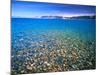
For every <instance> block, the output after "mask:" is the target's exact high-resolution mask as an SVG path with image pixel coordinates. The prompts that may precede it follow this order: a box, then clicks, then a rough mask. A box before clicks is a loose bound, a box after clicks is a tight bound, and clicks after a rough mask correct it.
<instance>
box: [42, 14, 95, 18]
mask: <svg viewBox="0 0 100 75" xmlns="http://www.w3.org/2000/svg"><path fill="white" fill-rule="evenodd" d="M40 18H42V19H96V15H92V16H74V17H63V16H41V17H40Z"/></svg>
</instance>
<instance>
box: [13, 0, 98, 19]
mask: <svg viewBox="0 0 100 75" xmlns="http://www.w3.org/2000/svg"><path fill="white" fill-rule="evenodd" d="M11 9H12V17H22V18H34V17H41V16H63V17H72V16H84V15H95V14H96V7H95V6H88V5H71V4H56V3H41V2H26V1H16V0H12V8H11Z"/></svg>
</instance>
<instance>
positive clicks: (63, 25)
mask: <svg viewBox="0 0 100 75" xmlns="http://www.w3.org/2000/svg"><path fill="white" fill-rule="evenodd" d="M11 27H12V40H11V43H12V46H11V48H12V50H11V51H12V65H11V67H12V72H13V71H15V72H16V73H33V72H35V73H36V72H51V71H54V69H53V68H52V70H48V69H47V70H40V69H38V68H36V67H35V68H36V70H33V69H32V71H30V70H27V67H25V66H24V65H25V64H26V63H28V62H29V61H30V60H31V61H30V62H32V63H33V61H32V59H31V58H34V60H38V58H41V59H39V60H38V62H34V63H35V64H36V65H34V66H37V67H41V68H43V69H44V66H45V64H44V66H43V64H42V65H41V63H43V62H49V65H50V64H51V63H52V60H53V61H55V63H54V64H53V63H52V65H57V64H59V66H60V68H61V67H62V65H61V64H64V62H63V60H64V61H65V60H66V61H67V64H66V65H67V69H66V67H65V66H63V67H62V68H61V71H67V70H81V69H93V68H95V41H96V39H95V38H96V36H95V35H96V23H95V19H68V20H64V19H29V18H12V25H11ZM62 50H64V51H65V53H63V54H62V52H60V51H62ZM52 52H55V54H56V56H55V57H52V56H53V55H52V56H50V53H51V54H52ZM73 52H74V54H73ZM75 53H76V54H75ZM64 54H65V56H63V55H64ZM73 55H74V56H73ZM42 56H45V57H47V58H48V61H44V60H43V61H42ZM36 57H37V58H36ZM54 58H55V59H54ZM76 58H77V59H76ZM28 59H30V60H28ZM73 59H75V60H73ZM65 63H66V62H65ZM26 66H27V64H26ZM25 68H26V69H25ZM57 71H59V70H57Z"/></svg>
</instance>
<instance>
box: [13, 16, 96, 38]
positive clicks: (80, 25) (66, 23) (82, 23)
mask: <svg viewBox="0 0 100 75" xmlns="http://www.w3.org/2000/svg"><path fill="white" fill-rule="evenodd" d="M95 29H96V26H95V20H94V19H81V20H79V19H78V20H77V19H76V20H62V19H23V18H21V19H20V18H13V19H12V33H15V32H17V33H18V32H21V31H22V32H25V31H38V32H39V31H50V30H51V31H52V30H58V31H63V32H72V33H76V34H79V36H83V37H84V38H86V39H95V32H96V30H95ZM40 33H41V32H40ZM71 35H72V36H73V34H71Z"/></svg>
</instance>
